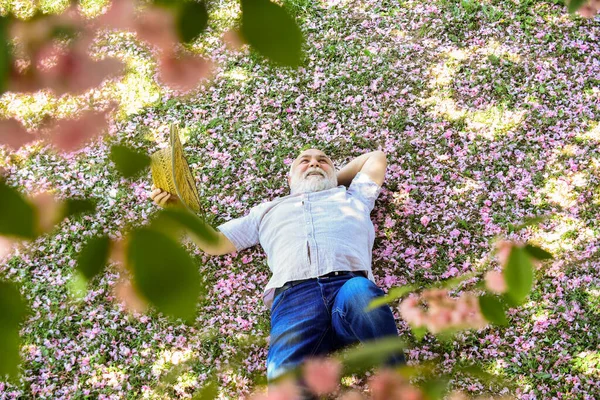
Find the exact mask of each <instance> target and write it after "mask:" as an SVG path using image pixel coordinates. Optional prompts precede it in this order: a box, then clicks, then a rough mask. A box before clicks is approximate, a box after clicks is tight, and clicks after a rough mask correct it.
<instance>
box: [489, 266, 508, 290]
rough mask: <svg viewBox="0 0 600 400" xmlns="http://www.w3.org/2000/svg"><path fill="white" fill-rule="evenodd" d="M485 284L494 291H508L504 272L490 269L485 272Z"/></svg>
mask: <svg viewBox="0 0 600 400" xmlns="http://www.w3.org/2000/svg"><path fill="white" fill-rule="evenodd" d="M485 286H486V287H487V288H488V289H489V290H491V291H492V292H494V293H498V294H500V293H504V292H506V289H507V288H506V281H505V280H504V275H503V274H502V272H498V271H488V272H487V273H486V274H485Z"/></svg>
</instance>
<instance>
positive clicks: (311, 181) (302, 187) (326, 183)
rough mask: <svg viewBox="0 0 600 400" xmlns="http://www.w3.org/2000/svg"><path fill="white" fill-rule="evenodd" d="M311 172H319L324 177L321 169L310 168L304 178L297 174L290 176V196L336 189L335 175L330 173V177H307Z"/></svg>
mask: <svg viewBox="0 0 600 400" xmlns="http://www.w3.org/2000/svg"><path fill="white" fill-rule="evenodd" d="M311 172H319V173H322V174H323V175H326V174H325V171H323V170H322V169H318V168H312V169H310V170H308V171H306V172H305V173H304V176H298V174H296V175H294V176H292V180H291V182H290V192H291V194H296V193H312V192H318V191H320V190H327V189H333V188H335V187H337V185H338V184H337V176H336V175H335V173H332V174H331V175H330V176H308V174H310V173H311Z"/></svg>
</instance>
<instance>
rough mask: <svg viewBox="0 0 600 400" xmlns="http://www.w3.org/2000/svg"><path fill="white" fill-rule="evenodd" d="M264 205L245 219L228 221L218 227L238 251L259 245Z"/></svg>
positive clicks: (251, 211) (254, 208) (254, 209)
mask: <svg viewBox="0 0 600 400" xmlns="http://www.w3.org/2000/svg"><path fill="white" fill-rule="evenodd" d="M261 206H262V204H259V205H258V206H255V207H253V208H252V209H250V212H249V213H248V214H246V215H245V216H243V217H239V218H235V219H232V220H230V221H227V222H225V223H223V224H221V225H219V226H218V227H217V229H218V230H219V231H221V232H222V233H223V235H225V236H226V237H227V239H229V240H230V241H231V243H233V245H234V246H235V248H236V250H237V251H241V250H244V249H247V248H248V247H252V246H255V245H257V244H258V243H259V234H258V233H259V232H258V227H259V222H260V214H261V209H262V207H261Z"/></svg>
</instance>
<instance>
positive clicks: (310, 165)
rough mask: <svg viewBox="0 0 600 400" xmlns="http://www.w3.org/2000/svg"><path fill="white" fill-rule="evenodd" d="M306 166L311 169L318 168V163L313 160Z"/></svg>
mask: <svg viewBox="0 0 600 400" xmlns="http://www.w3.org/2000/svg"><path fill="white" fill-rule="evenodd" d="M308 166H309V167H311V168H314V167H318V166H319V162H318V161H317V160H313V161H311V162H310V163H309V165H308Z"/></svg>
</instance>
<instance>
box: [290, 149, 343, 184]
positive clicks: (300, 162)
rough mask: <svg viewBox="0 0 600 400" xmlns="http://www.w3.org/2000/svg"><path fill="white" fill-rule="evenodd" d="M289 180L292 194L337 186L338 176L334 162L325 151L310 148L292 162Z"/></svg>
mask: <svg viewBox="0 0 600 400" xmlns="http://www.w3.org/2000/svg"><path fill="white" fill-rule="evenodd" d="M288 182H289V184H290V191H291V193H292V194H295V193H311V192H317V191H319V190H327V189H331V188H334V187H336V186H337V176H336V172H335V168H334V166H333V162H332V161H331V159H330V158H329V157H327V155H326V154H325V153H323V152H322V151H321V150H317V149H308V150H305V151H303V152H302V153H300V155H299V156H298V158H296V159H295V160H294V162H293V163H292V167H291V169H290V176H289V177H288Z"/></svg>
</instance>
